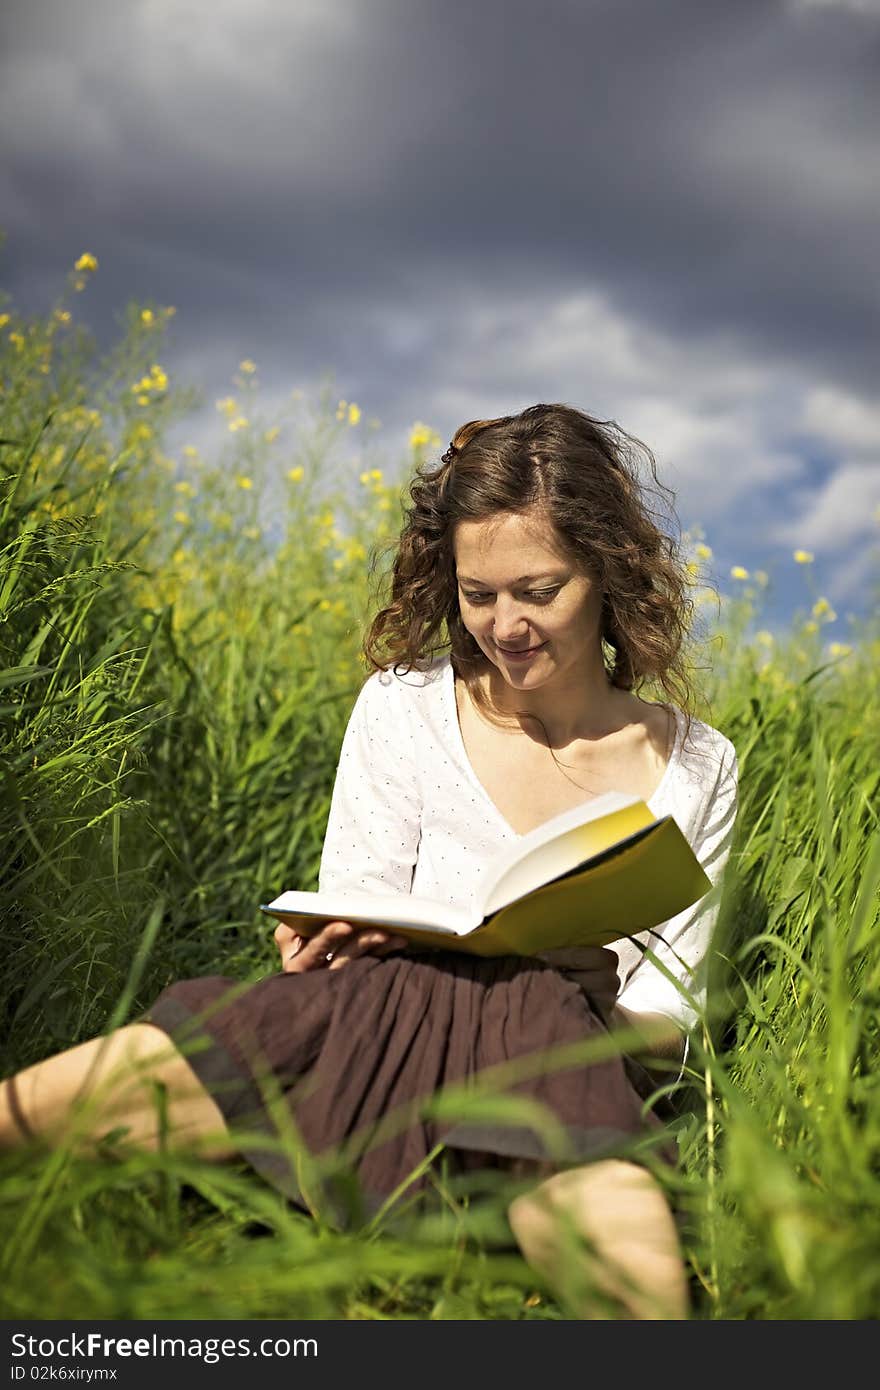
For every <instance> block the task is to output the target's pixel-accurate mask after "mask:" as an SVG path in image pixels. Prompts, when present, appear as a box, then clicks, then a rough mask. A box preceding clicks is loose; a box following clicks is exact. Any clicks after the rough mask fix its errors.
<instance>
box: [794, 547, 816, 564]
mask: <svg viewBox="0 0 880 1390" xmlns="http://www.w3.org/2000/svg"><path fill="white" fill-rule="evenodd" d="M815 558H816V557H815V555H814V554H813V552H812V551H811V550H796V551H795V552H794V561H795V563H796V564H798V565H811V564H812V563H813V561H814V560H815Z"/></svg>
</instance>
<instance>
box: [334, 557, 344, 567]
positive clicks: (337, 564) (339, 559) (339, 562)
mask: <svg viewBox="0 0 880 1390" xmlns="http://www.w3.org/2000/svg"><path fill="white" fill-rule="evenodd" d="M333 568H334V569H335V570H342V569H345V561H344V560H343V559H342V557H341V556H340V555H337V557H336V559H335V560H334V561H333Z"/></svg>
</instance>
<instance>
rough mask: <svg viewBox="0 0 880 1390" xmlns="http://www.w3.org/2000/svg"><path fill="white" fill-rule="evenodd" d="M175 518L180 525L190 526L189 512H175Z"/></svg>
mask: <svg viewBox="0 0 880 1390" xmlns="http://www.w3.org/2000/svg"><path fill="white" fill-rule="evenodd" d="M174 520H175V521H176V522H177V524H178V526H189V513H188V512H175V513H174Z"/></svg>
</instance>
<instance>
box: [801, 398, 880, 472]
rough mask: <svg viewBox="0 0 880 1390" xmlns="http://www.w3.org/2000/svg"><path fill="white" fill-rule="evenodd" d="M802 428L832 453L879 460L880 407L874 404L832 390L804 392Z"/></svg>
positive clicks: (879, 462) (879, 463)
mask: <svg viewBox="0 0 880 1390" xmlns="http://www.w3.org/2000/svg"><path fill="white" fill-rule="evenodd" d="M803 424H804V428H805V429H807V430H808V431H809V433H810V434H812V435H814V436H815V437H816V438H817V439H821V440H822V441H823V442H824V443H826V444H828V445H830V446H831V447H832V448H833V449H834V450H835V451H843V452H846V453H848V452H851V451H858V452H861V451H863V450H864V451H865V452H867V453H873V454H876V455H878V456H880V405H877V404H876V402H874V401H866V400H865V399H864V398H863V397H859V396H853V395H851V394H849V393H848V392H846V391H841V390H838V389H837V388H836V387H833V386H827V385H823V386H816V387H814V388H813V389H812V390H811V391H808V392H807V396H806V399H805V401H804V412H803ZM878 465H880V457H878Z"/></svg>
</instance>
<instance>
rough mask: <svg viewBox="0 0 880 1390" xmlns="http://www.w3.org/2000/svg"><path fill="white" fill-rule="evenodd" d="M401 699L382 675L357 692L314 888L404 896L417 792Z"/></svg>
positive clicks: (414, 852) (417, 817) (413, 854)
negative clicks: (402, 894)
mask: <svg viewBox="0 0 880 1390" xmlns="http://www.w3.org/2000/svg"><path fill="white" fill-rule="evenodd" d="M404 695H405V691H404V688H403V687H402V686H401V684H400V683H399V682H398V681H397V680H396V679H395V678H394V676H392V675H391V674H390V673H388V672H384V671H383V672H376V673H375V674H374V675H372V676H371V677H370V678H369V680H367V681H366V683H365V684H364V686H363V687H362V689H361V691H360V694H359V695H358V698H357V700H356V701H355V705H354V708H353V710H352V712H351V717H350V719H349V721H348V726H347V728H346V731H345V737H344V738H343V741H342V749H341V751H340V755H339V763H338V766H337V769H336V781H335V782H334V785H333V796H332V799H331V803H330V815H329V818H328V821H327V833H326V835H325V837H324V847H323V850H322V853H321V867H320V870H319V874H318V888H319V890H320V891H324V890H326V889H330V888H341V889H352V890H353V889H357V890H358V891H360V892H373V893H409V892H410V891H411V886H412V877H413V870H414V867H415V863H416V858H417V856H418V845H419V827H420V823H421V792H420V788H419V785H418V780H417V768H418V764H417V760H416V756H415V753H416V750H415V747H414V743H415V739H414V734H413V729H412V724H411V720H410V719H408V718H407V710H406V709H405V707H404Z"/></svg>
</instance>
